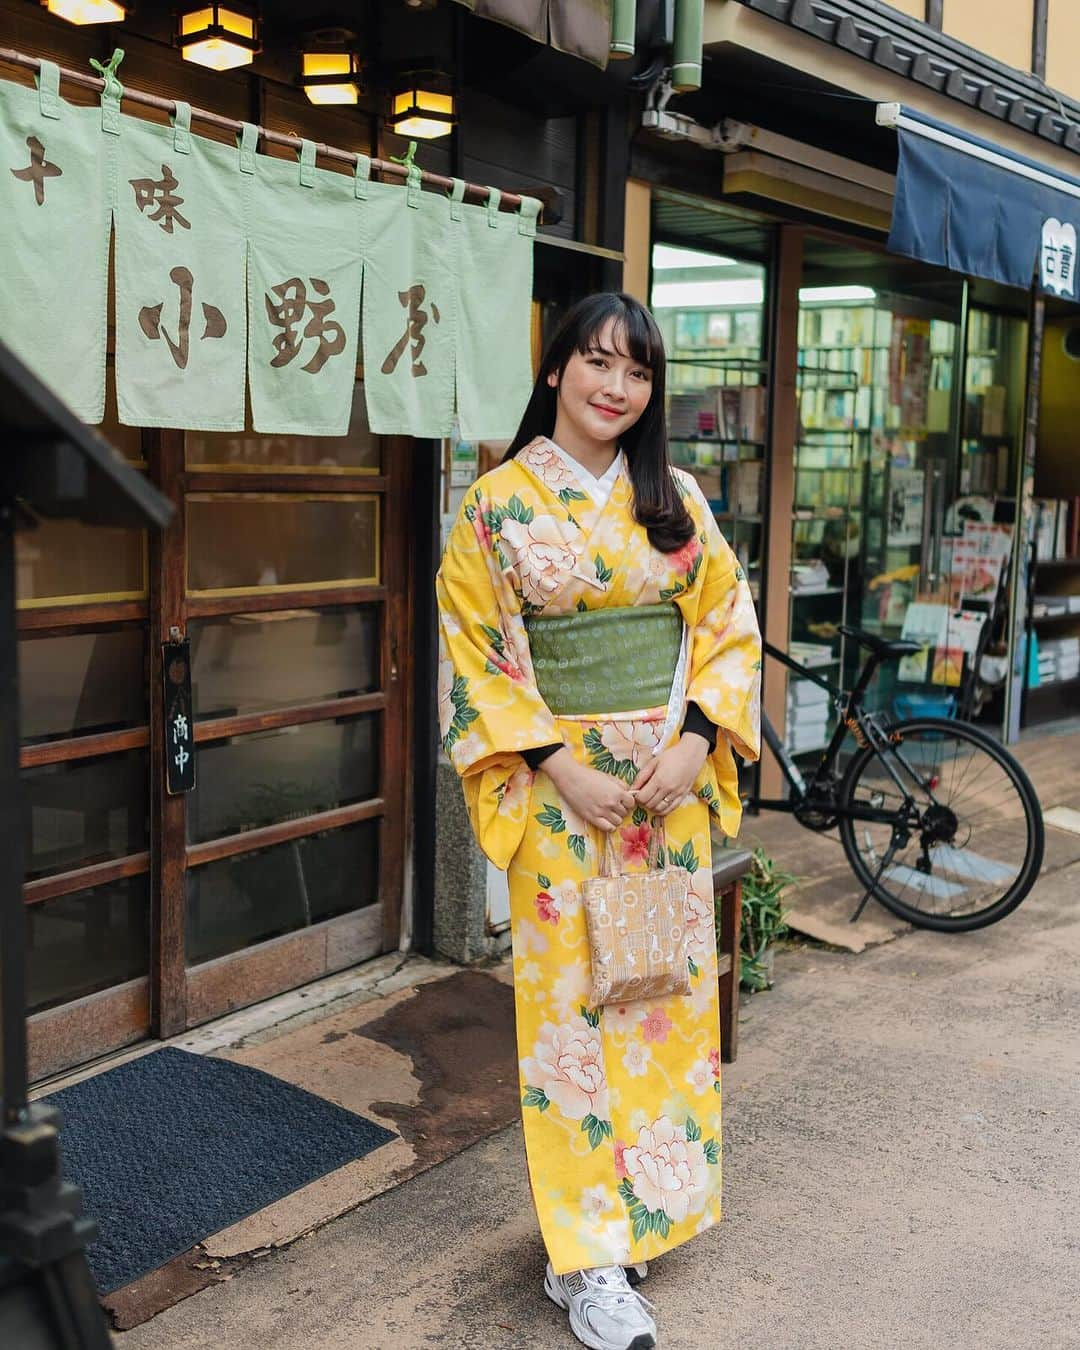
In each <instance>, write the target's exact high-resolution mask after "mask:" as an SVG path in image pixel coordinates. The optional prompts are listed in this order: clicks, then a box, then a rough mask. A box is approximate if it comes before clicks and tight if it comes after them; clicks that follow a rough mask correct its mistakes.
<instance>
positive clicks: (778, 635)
mask: <svg viewBox="0 0 1080 1350" xmlns="http://www.w3.org/2000/svg"><path fill="white" fill-rule="evenodd" d="M802 263H803V230H802V228H801V227H800V226H798V225H781V226H780V227H779V229H778V238H777V245H776V250H775V253H774V258H773V267H772V286H771V289H770V304H769V337H770V340H769V349H770V350H769V371H770V380H769V445H768V450H767V454H768V462H767V464H766V472H767V481H768V485H769V486H768V492H767V494H766V500H765V515H766V519H765V545H764V548H763V549H762V563H763V576H762V583H761V584H762V594H761V601H760V608H761V611H762V617H763V628H764V636H765V640H766V641H767V642H771V643H772V645H773V646H774V647H779V648H780V650H781V651H785V652H786V651H787V649H788V640H789V637H790V632H791V617H790V610H791V600H790V590H791V519H792V511H793V509H794V503H795V439H796V436H797V434H798V422H799V405H798V387H797V376H798V364H799V283H800V281H801V279H802ZM763 674H764V689H763V697H762V707H763V708H764V710H765V713H766V715H767V716H768V718H769V721H770V722H772V724H773V726H774V727H775V728H776V732H777V734H778V735H779V736H780V737H783V734H784V718H785V704H786V698H787V678H786V675H785V672H784V670H783V668H782V667H781V666H780V665H779V664H778V663H776V662H773V663H770V662H768V661H766V662H765V668H764V672H763ZM782 784H783V779H782V778H781V774H780V767H779V765H778V764H777V763H776V761H775V760H774V759H773V758H772V756H771V755H766V756H764V757H763V760H762V765H761V782H760V787H759V792H760V794H761V795H762V796H763V797H779V796H780V794H781V790H782Z"/></svg>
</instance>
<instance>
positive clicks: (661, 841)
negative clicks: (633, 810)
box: [649, 816, 667, 872]
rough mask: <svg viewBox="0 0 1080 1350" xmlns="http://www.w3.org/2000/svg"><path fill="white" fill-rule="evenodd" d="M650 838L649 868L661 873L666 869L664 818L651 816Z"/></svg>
mask: <svg viewBox="0 0 1080 1350" xmlns="http://www.w3.org/2000/svg"><path fill="white" fill-rule="evenodd" d="M653 822H654V823H653V827H652V838H651V839H650V840H649V867H650V869H652V868H653V867H655V870H656V871H658V872H663V871H664V870H665V869H666V867H667V831H666V830H665V828H664V817H663V816H659V817H657V816H653ZM653 844H655V845H656V861H655V864H654V862H653Z"/></svg>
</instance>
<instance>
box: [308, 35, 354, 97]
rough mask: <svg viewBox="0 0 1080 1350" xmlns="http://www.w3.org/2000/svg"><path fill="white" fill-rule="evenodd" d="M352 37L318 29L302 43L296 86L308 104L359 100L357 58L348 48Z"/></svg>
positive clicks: (351, 49) (350, 45)
mask: <svg viewBox="0 0 1080 1350" xmlns="http://www.w3.org/2000/svg"><path fill="white" fill-rule="evenodd" d="M355 36H356V35H355V34H354V33H350V32H348V31H347V30H346V29H343V28H329V29H322V30H320V31H319V32H317V33H312V34H311V36H310V37H309V38H308V39H307V40H306V41H305V42H304V49H303V52H302V53H301V56H300V85H301V87H302V88H303V91H304V93H305V94H307V96H308V98H309V99H310V100H311V102H312V103H319V104H327V103H356V102H358V101H359V98H360V57H359V56H358V55H357V53H356V49H355V47H354V46H352V42H353V41H354V40H355Z"/></svg>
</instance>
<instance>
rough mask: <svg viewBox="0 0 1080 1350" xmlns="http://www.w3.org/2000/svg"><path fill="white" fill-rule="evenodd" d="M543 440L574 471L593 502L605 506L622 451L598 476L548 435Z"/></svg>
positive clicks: (616, 476)
mask: <svg viewBox="0 0 1080 1350" xmlns="http://www.w3.org/2000/svg"><path fill="white" fill-rule="evenodd" d="M545 440H546V441H547V443H548V445H550V446H551V448H552V449H553V450H554V451H555V452H556V453H557V454H558V456H559V458H560V459H561V460H562V461H563V463H564V464H566V466H567V468H569V469H571V470H572V471H573V472H574V474H575V475H576V476H577V479H578V481H579V482H580V483H581V486H582V487H583V488H584V489H585V491H586V492H587V493H588V494H589V497H590V499H591V500H592V502H593V504H594V505H595V506H598V507H600V508H601V509H602V508H603V507H605V506H606V505H607V503H608V498H609V497H610V496H611V493H612V489H613V488H614V487H615V484H616V482H617V481H618V478H619V473H620V471H621V470H622V466H623V452H622V451H621V450H620V451H619V452H618V453H617V454H616V456H615V458H614V459H613V460H612V461H611V464H610V465H609V466H608V468H607V470H606V471H605V472H604V473H603V474H601V475H600V477H599V478H598V477H597V476H596V474H594V473H591V472H590V471H589V470H588V469H587V468H586V467H585V465H584V464H581V463H579V462H578V460H576V459H575V458H574V456H573V455H571V454H570V453H569V452H568V451H566V450H564V449H563V448H562V446H561V445H556V444H555V442H554V441H553V440H552V439H551V437H550V436H547V437H545Z"/></svg>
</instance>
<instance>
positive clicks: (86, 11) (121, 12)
mask: <svg viewBox="0 0 1080 1350" xmlns="http://www.w3.org/2000/svg"><path fill="white" fill-rule="evenodd" d="M41 3H42V4H43V5H44V6H45V8H46V9H47V10H48V11H49V13H50V14H55V15H56V17H57V18H58V19H66V20H67V21H68V23H78V24H84V23H123V22H124V20H125V19H126V18H127V5H122V4H118V3H117V0H41Z"/></svg>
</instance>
